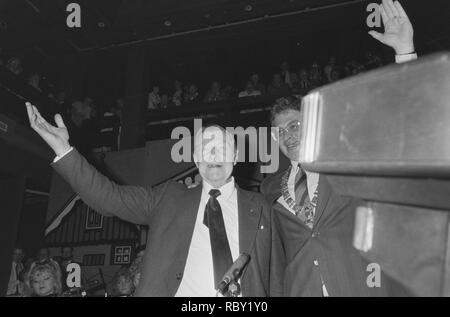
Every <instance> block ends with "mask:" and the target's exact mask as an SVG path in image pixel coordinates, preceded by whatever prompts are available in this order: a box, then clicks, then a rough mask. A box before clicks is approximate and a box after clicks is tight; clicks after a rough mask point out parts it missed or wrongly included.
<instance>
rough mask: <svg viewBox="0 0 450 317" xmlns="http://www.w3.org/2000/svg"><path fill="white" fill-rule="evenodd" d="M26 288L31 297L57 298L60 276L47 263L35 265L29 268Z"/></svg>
mask: <svg viewBox="0 0 450 317" xmlns="http://www.w3.org/2000/svg"><path fill="white" fill-rule="evenodd" d="M28 286H29V288H30V290H31V294H30V296H31V297H58V296H60V295H61V292H62V288H61V274H60V273H58V271H57V270H56V268H55V266H54V265H52V264H51V263H49V262H42V263H37V264H36V265H34V266H32V267H31V270H30V273H29V278H28Z"/></svg>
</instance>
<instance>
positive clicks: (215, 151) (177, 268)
mask: <svg viewBox="0 0 450 317" xmlns="http://www.w3.org/2000/svg"><path fill="white" fill-rule="evenodd" d="M26 106H27V111H28V116H29V120H30V124H31V127H32V128H33V129H34V130H35V131H36V132H37V133H38V134H39V135H40V136H41V137H42V138H43V139H44V140H45V141H46V142H47V143H48V144H49V145H50V147H51V148H52V149H53V150H54V151H55V154H56V155H57V157H56V158H55V160H54V162H53V164H52V165H53V167H54V169H55V170H56V171H57V172H58V173H59V174H60V175H62V177H63V178H64V179H65V180H66V181H67V182H68V183H69V184H70V185H71V186H72V188H73V189H74V190H75V191H76V192H77V193H78V194H79V195H80V196H81V198H82V199H83V200H84V201H85V202H86V203H87V204H88V205H90V206H91V207H92V208H94V209H95V210H96V211H98V212H100V213H101V214H103V215H115V216H118V217H120V218H122V219H124V220H126V221H129V222H133V223H136V224H146V225H149V236H148V241H147V249H146V251H145V258H144V264H143V272H142V277H141V280H140V283H139V286H138V288H137V290H136V295H137V296H215V295H216V287H217V285H218V284H219V283H220V281H221V279H222V277H223V275H224V274H225V272H226V271H227V270H228V268H229V267H230V266H231V264H232V263H233V262H234V261H235V260H236V258H237V257H238V256H239V254H241V253H247V254H249V255H250V258H251V259H250V262H249V264H248V266H247V267H246V269H245V271H244V272H243V274H242V277H241V279H240V284H241V288H242V295H243V296H258V297H260V296H269V295H271V294H273V295H277V294H279V292H277V291H276V290H275V289H273V291H271V290H270V287H272V288H274V287H276V286H277V285H279V284H278V283H276V282H272V283H271V276H272V277H273V278H274V279H273V281H275V280H276V277H277V275H273V274H274V273H275V272H276V271H273V272H270V271H269V267H270V262H271V257H273V256H274V255H273V254H272V253H271V250H272V231H271V230H272V228H271V222H272V221H271V219H270V217H271V209H270V207H269V206H268V204H267V203H266V201H265V199H264V197H263V196H262V195H261V194H259V193H254V192H248V191H244V190H242V189H240V188H239V187H238V186H237V185H236V184H235V182H234V178H233V177H232V176H231V174H232V171H233V167H234V165H235V164H236V159H237V151H236V148H235V144H234V139H233V137H232V136H231V135H230V134H228V133H227V132H226V131H225V130H223V129H222V128H220V127H217V126H212V127H208V128H206V129H204V130H203V131H199V132H198V133H197V134H196V136H195V141H194V144H195V149H194V160H195V162H196V165H197V167H198V169H199V172H200V175H201V176H202V177H203V182H202V186H198V187H196V188H192V189H188V188H186V186H184V185H182V184H179V183H177V182H174V181H168V182H165V183H163V184H162V185H159V186H156V187H154V188H152V187H150V186H149V187H136V186H120V185H117V184H115V183H114V182H112V181H110V180H109V179H107V178H106V177H105V176H103V175H101V174H100V173H99V172H98V171H97V170H96V169H95V168H94V167H93V166H91V165H90V164H89V163H88V162H87V161H86V160H85V159H84V158H83V157H82V156H81V155H80V154H79V153H78V152H77V150H76V149H74V148H72V147H71V146H70V144H69V135H68V132H67V129H66V127H65V125H64V123H63V120H62V118H61V116H60V115H59V114H57V115H56V116H55V122H56V125H57V126H56V127H55V126H52V125H50V124H49V123H48V122H46V121H45V119H43V118H42V116H41V115H40V114H39V111H38V110H37V109H36V108H35V107H34V106H32V105H31V104H29V103H27V105H26ZM156 168H157V167H156ZM271 274H272V275H271ZM278 276H281V274H278Z"/></svg>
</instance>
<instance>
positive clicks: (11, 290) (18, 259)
mask: <svg viewBox="0 0 450 317" xmlns="http://www.w3.org/2000/svg"><path fill="white" fill-rule="evenodd" d="M23 258H24V252H23V249H22V248H15V249H14V253H13V261H12V265H11V274H10V277H9V282H8V289H7V292H6V295H7V296H20V295H23V294H24V284H23V283H24V281H23V273H24V270H25V268H24V265H23V263H22V261H23Z"/></svg>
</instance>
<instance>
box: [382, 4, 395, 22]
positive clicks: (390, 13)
mask: <svg viewBox="0 0 450 317" xmlns="http://www.w3.org/2000/svg"><path fill="white" fill-rule="evenodd" d="M392 6H393V3H392V0H383V9H384V11H385V12H386V15H387V17H388V18H389V19H392V18H394V17H395V14H394V11H393V10H392Z"/></svg>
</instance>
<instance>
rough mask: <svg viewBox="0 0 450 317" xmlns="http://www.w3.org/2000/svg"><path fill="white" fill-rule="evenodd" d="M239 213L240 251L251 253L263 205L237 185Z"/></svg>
mask: <svg viewBox="0 0 450 317" xmlns="http://www.w3.org/2000/svg"><path fill="white" fill-rule="evenodd" d="M236 189H237V201H238V214H239V216H238V217H239V253H243V252H245V253H248V254H250V253H251V251H252V247H253V242H254V241H255V236H256V234H257V232H258V225H259V220H260V217H261V212H262V211H261V208H262V206H261V205H259V204H256V203H255V201H254V200H253V196H252V195H251V194H250V193H247V192H245V191H243V190H242V189H240V188H239V187H238V186H237V185H236Z"/></svg>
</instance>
